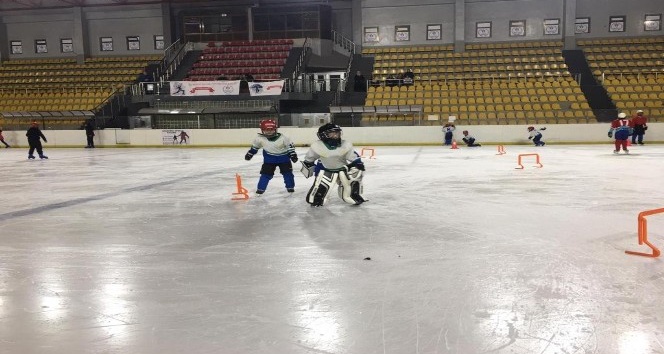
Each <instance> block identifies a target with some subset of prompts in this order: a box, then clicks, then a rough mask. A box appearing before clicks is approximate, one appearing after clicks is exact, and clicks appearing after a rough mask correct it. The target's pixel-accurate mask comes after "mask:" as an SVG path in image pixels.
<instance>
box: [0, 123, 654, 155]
mask: <svg viewBox="0 0 664 354" xmlns="http://www.w3.org/2000/svg"><path fill="white" fill-rule="evenodd" d="M539 127H541V126H538V128H539ZM546 127H547V130H546V131H544V132H543V134H544V140H545V141H546V142H547V143H549V144H550V145H552V144H556V143H561V144H562V143H598V144H610V143H611V142H612V140H611V139H609V138H608V137H607V135H606V133H607V132H608V130H609V124H562V125H547V126H546ZM466 129H467V130H469V131H470V133H471V134H472V135H474V136H475V138H477V140H478V141H479V142H480V143H497V144H529V143H530V142H529V141H528V139H527V137H528V134H527V130H526V126H525V125H495V126H490V125H485V126H476V125H474V126H467V127H464V126H458V127H457V131H456V133H455V136H456V139H457V140H459V141H460V140H461V131H463V130H466ZM316 130H317V128H289V127H283V128H280V129H279V131H280V132H282V133H284V134H286V135H288V136H289V137H290V138H291V139H292V140H293V141H294V142H295V144H297V145H298V146H304V145H308V144H310V143H311V142H312V141H314V140H316V139H317V138H316ZM186 131H187V133H188V134H189V136H190V137H191V142H192V146H245V147H247V148H248V147H249V145H251V141H252V140H253V138H254V137H255V136H256V134H257V132H258V129H232V130H228V129H221V130H213V129H205V130H195V129H190V130H189V129H188V130H186ZM3 134H4V136H5V140H6V141H7V143H8V144H10V145H12V146H14V147H18V146H27V140H26V138H25V132H24V131H5V132H3ZM343 134H344V138H345V139H348V140H350V141H352V142H353V144H354V145H357V146H367V145H438V144H440V143H441V142H442V132H441V129H440V127H434V126H430V127H381V128H351V127H345V128H343ZM44 135H46V138H47V139H48V143H47V144H44V146H45V149H48V148H49V147H83V146H85V132H84V131H82V130H74V131H71V130H47V131H44ZM645 140H646V141H647V142H655V141H657V142H660V143H664V123H651V124H649V129H648V131H647V134H646V137H645ZM95 144H96V145H97V146H105V147H140V146H168V145H163V144H162V133H161V130H149V129H148V130H144V129H135V130H113V129H108V130H101V131H97V136H96V137H95Z"/></svg>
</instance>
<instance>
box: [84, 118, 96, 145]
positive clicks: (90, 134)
mask: <svg viewBox="0 0 664 354" xmlns="http://www.w3.org/2000/svg"><path fill="white" fill-rule="evenodd" d="M85 136H86V137H87V138H88V145H87V146H86V147H85V148H86V149H92V148H94V147H95V142H94V137H95V126H94V124H93V123H92V120H88V121H87V122H86V123H85Z"/></svg>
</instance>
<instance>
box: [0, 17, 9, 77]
mask: <svg viewBox="0 0 664 354" xmlns="http://www.w3.org/2000/svg"><path fill="white" fill-rule="evenodd" d="M9 47H10V46H9V39H8V38H7V26H6V25H5V23H4V22H3V21H2V16H0V65H2V61H5V60H9Z"/></svg>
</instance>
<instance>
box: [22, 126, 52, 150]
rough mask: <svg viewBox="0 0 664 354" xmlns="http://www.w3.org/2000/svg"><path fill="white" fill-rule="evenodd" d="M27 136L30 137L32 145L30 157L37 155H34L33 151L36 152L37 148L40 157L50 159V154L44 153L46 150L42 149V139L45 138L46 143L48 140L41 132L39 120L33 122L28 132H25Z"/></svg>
mask: <svg viewBox="0 0 664 354" xmlns="http://www.w3.org/2000/svg"><path fill="white" fill-rule="evenodd" d="M25 136H27V137H28V145H30V150H29V151H28V158H29V159H34V158H35V155H33V153H34V152H35V149H37V154H39V158H40V159H48V156H46V155H44V151H42V144H41V140H40V139H44V142H45V143H48V141H46V137H45V136H44V134H43V133H42V132H41V130H39V126H38V124H37V122H32V124H31V125H30V128H28V132H27V133H25Z"/></svg>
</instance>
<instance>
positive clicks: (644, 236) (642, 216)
mask: <svg viewBox="0 0 664 354" xmlns="http://www.w3.org/2000/svg"><path fill="white" fill-rule="evenodd" d="M659 213H664V208H659V209H653V210H646V211H642V212H640V213H639V217H638V218H637V219H636V220H637V223H638V227H639V245H642V244H644V243H645V244H646V246H648V247H650V249H651V250H652V253H643V252H634V251H625V253H627V254H631V255H635V256H643V257H651V258H657V257H659V253H660V252H659V249H658V248H657V247H655V246H654V245H653V244H652V243H650V242H648V221H647V220H646V216H648V215H652V214H659Z"/></svg>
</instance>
